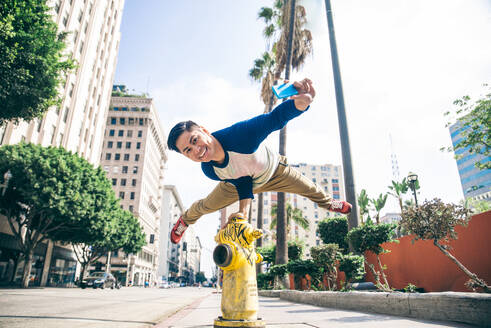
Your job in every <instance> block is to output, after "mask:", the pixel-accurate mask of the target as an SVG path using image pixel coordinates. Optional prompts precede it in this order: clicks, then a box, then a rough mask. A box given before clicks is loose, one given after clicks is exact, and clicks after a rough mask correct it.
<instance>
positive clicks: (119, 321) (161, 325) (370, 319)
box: [0, 287, 470, 328]
mask: <svg viewBox="0 0 491 328" xmlns="http://www.w3.org/2000/svg"><path fill="white" fill-rule="evenodd" d="M214 291H215V290H214V289H211V288H200V289H198V288H192V287H183V288H172V289H157V288H138V287H126V288H122V289H120V290H110V289H105V290H100V289H98V290H93V289H84V290H82V289H75V288H39V289H0V327H2V328H3V327H5V328H7V327H8V328H21V327H22V328H24V327H25V328H27V327H29V328H40V327H43V328H45V327H49V328H59V327H90V328H93V327H122V328H126V327H131V328H136V327H138V328H140V327H152V326H154V327H155V328H165V327H173V328H177V327H179V328H199V327H213V320H214V319H215V318H217V317H218V316H219V315H220V296H221V295H220V294H216V293H213V292H214ZM258 315H259V317H261V318H262V319H263V320H264V321H266V323H267V327H268V328H301V327H305V328H307V327H311V328H312V327H317V328H324V327H329V328H335V327H342V328H347V327H353V328H355V327H356V328H359V327H362V328H365V327H377V328H379V327H381V328H393V327H397V328H400V327H403V328H423V327H424V328H430V327H431V328H436V327H439V328H441V327H470V326H468V325H465V324H459V323H450V322H435V321H428V320H417V319H414V318H404V317H396V316H390V315H382V314H372V313H364V312H357V311H346V310H339V309H330V308H321V307H316V306H312V305H307V304H297V303H291V302H288V301H285V300H281V299H278V298H267V297H260V299H259V312H258Z"/></svg>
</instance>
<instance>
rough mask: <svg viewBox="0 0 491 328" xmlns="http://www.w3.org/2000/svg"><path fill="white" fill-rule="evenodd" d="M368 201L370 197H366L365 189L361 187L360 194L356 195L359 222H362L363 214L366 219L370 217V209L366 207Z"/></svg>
mask: <svg viewBox="0 0 491 328" xmlns="http://www.w3.org/2000/svg"><path fill="white" fill-rule="evenodd" d="M369 202H370V199H369V198H368V194H367V191H366V190H365V189H362V190H361V192H360V194H359V195H358V206H360V216H361V223H363V218H364V217H365V215H367V216H368V218H367V219H369V218H370V211H369V208H368V203H369Z"/></svg>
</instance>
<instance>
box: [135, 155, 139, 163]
mask: <svg viewBox="0 0 491 328" xmlns="http://www.w3.org/2000/svg"><path fill="white" fill-rule="evenodd" d="M139 160H140V154H135V162H138V161H139Z"/></svg>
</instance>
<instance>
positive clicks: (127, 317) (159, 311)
mask: <svg viewBox="0 0 491 328" xmlns="http://www.w3.org/2000/svg"><path fill="white" fill-rule="evenodd" d="M211 293H212V289H211V288H201V289H198V288H192V287H185V288H171V289H158V288H139V287H123V288H121V289H120V290H117V289H114V290H111V289H104V290H101V289H97V290H94V289H92V288H88V289H80V288H29V289H0V327H2V328H3V327H5V328H7V327H8V328H24V327H29V328H46V327H49V328H59V327H60V328H61V327H63V328H65V327H84V328H85V327H89V328H96V327H97V328H98V327H114V328H116V327H117V328H136V327H152V326H154V325H155V324H156V323H158V322H160V321H162V320H164V319H165V318H167V317H168V316H170V315H172V314H174V313H176V312H178V311H179V310H181V309H182V308H184V307H185V306H187V305H189V304H191V303H193V302H194V301H195V300H197V299H201V298H202V297H203V296H206V295H210V294H211Z"/></svg>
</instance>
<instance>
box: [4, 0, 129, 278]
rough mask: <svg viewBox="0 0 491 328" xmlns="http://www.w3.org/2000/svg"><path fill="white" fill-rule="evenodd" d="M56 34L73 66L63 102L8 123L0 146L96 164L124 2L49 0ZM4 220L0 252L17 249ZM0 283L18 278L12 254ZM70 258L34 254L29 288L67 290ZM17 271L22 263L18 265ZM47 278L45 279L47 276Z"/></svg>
mask: <svg viewBox="0 0 491 328" xmlns="http://www.w3.org/2000/svg"><path fill="white" fill-rule="evenodd" d="M48 5H49V6H50V7H51V8H52V15H53V19H54V21H55V22H56V23H57V24H58V27H59V31H60V32H61V31H64V32H70V34H69V35H68V38H67V49H66V53H67V54H72V56H73V59H75V60H76V62H77V65H78V68H77V69H76V70H75V71H74V72H73V73H72V74H70V75H69V76H68V78H67V80H66V83H65V84H64V85H62V86H61V87H60V95H61V96H62V103H61V105H60V107H59V108H53V109H51V110H50V111H48V112H47V113H46V114H45V115H44V116H43V117H42V119H39V120H38V119H36V120H33V121H30V122H21V123H19V124H18V125H17V126H14V125H13V124H7V125H6V126H5V127H3V128H0V145H6V144H16V143H18V142H20V141H22V140H23V141H26V142H32V143H36V144H41V145H43V146H50V145H51V146H62V147H64V148H66V149H68V150H70V151H72V152H74V153H77V154H79V155H80V156H82V157H84V158H86V159H87V160H88V161H89V162H91V163H93V164H94V165H98V164H99V159H100V153H101V147H102V140H103V131H104V126H105V123H106V116H107V109H108V108H109V101H110V97H111V87H112V83H113V77H114V73H115V69H116V61H117V54H118V48H119V40H120V25H121V17H122V16H123V15H122V14H123V6H124V0H86V1H79V0H76V1H73V0H49V1H48ZM10 235H11V232H10V229H9V228H8V225H7V223H6V220H5V218H2V217H0V251H2V252H3V253H4V255H5V254H15V253H16V252H17V251H18V248H17V247H16V244H15V241H13V240H11V238H12V236H10ZM0 258H1V260H0V282H2V281H5V280H11V276H12V275H14V280H17V279H18V278H19V279H20V275H21V274H22V272H21V271H19V270H17V272H13V270H14V269H13V268H14V267H15V266H16V263H15V259H13V258H12V256H7V255H5V256H3V255H1V256H0ZM75 261H76V260H75V257H74V256H73V252H71V251H70V250H69V249H67V248H64V247H61V246H60V245H53V243H52V242H48V243H47V244H43V245H42V247H39V248H38V249H36V251H35V261H34V262H35V265H34V266H33V268H32V272H31V274H32V275H33V277H34V278H33V280H32V283H31V284H32V285H41V286H44V285H46V283H48V285H52V286H66V285H70V284H72V283H73V281H74V277H75V271H76V270H75V267H76V262H75ZM17 267H18V268H22V266H21V265H18V266H17ZM48 276H49V278H48Z"/></svg>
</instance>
